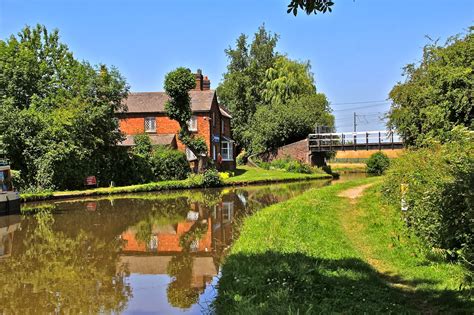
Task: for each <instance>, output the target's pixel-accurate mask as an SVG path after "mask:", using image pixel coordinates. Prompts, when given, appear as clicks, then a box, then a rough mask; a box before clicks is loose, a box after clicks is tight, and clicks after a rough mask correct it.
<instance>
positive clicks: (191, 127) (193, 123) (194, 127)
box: [188, 116, 198, 131]
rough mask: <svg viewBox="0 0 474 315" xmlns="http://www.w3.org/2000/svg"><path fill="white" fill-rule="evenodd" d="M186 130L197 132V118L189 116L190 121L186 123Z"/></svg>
mask: <svg viewBox="0 0 474 315" xmlns="http://www.w3.org/2000/svg"><path fill="white" fill-rule="evenodd" d="M188 128H189V131H197V130H198V125H197V117H196V116H191V119H190V120H189V121H188Z"/></svg>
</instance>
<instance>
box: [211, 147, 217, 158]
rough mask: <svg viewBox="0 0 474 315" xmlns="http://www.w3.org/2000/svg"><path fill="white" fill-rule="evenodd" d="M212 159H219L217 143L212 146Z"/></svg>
mask: <svg viewBox="0 0 474 315" xmlns="http://www.w3.org/2000/svg"><path fill="white" fill-rule="evenodd" d="M212 159H213V160H214V161H215V160H217V145H216V144H214V145H213V146H212Z"/></svg>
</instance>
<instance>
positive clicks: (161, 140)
mask: <svg viewBox="0 0 474 315" xmlns="http://www.w3.org/2000/svg"><path fill="white" fill-rule="evenodd" d="M148 136H149V137H150V140H151V144H152V145H171V144H172V143H173V140H174V138H175V135H174V134H149V135H148ZM119 145H122V146H126V147H131V146H134V145H135V140H134V136H133V135H127V137H126V138H125V140H124V141H122V142H121V143H120V144H119Z"/></svg>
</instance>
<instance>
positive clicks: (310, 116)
mask: <svg viewBox="0 0 474 315" xmlns="http://www.w3.org/2000/svg"><path fill="white" fill-rule="evenodd" d="M317 124H318V125H324V126H333V125H334V116H333V115H331V114H330V113H329V103H328V101H327V99H326V96H325V95H324V94H321V93H315V94H309V95H306V96H301V97H299V98H294V99H292V100H289V101H288V103H286V104H284V103H280V102H277V103H273V104H271V105H269V106H261V107H259V109H258V110H257V112H256V113H255V115H254V117H253V118H252V126H253V128H251V129H249V130H248V132H247V134H246V136H247V138H248V139H251V140H250V141H249V142H250V143H251V146H250V149H251V151H252V152H263V151H267V150H274V149H276V148H278V147H280V146H282V145H285V144H289V143H292V142H295V141H298V140H301V139H304V138H305V137H307V136H308V134H309V133H311V132H313V131H314V127H315V126H316V125H317Z"/></svg>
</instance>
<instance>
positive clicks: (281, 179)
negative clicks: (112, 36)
mask: <svg viewBox="0 0 474 315" xmlns="http://www.w3.org/2000/svg"><path fill="white" fill-rule="evenodd" d="M240 169H241V170H244V171H245V172H248V173H250V174H249V175H246V174H245V173H244V174H243V175H236V176H234V177H230V178H227V179H224V180H223V183H222V185H220V186H218V187H229V186H246V185H261V184H272V183H289V182H297V181H307V180H317V179H332V178H333V177H332V176H331V175H330V174H321V173H314V174H300V173H290V172H285V171H279V170H271V171H268V170H261V169H257V168H252V167H244V168H240ZM197 188H203V186H202V185H200V184H197V183H195V182H193V181H192V180H190V179H183V180H170V181H161V182H153V183H148V184H140V185H131V186H121V187H103V188H95V189H88V190H74V191H58V192H48V191H47V192H39V193H26V194H20V200H21V202H22V203H27V202H33V201H46V200H60V199H71V198H81V197H92V196H101V195H116V194H128V193H141V192H153V191H170V190H182V189H197Z"/></svg>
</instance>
